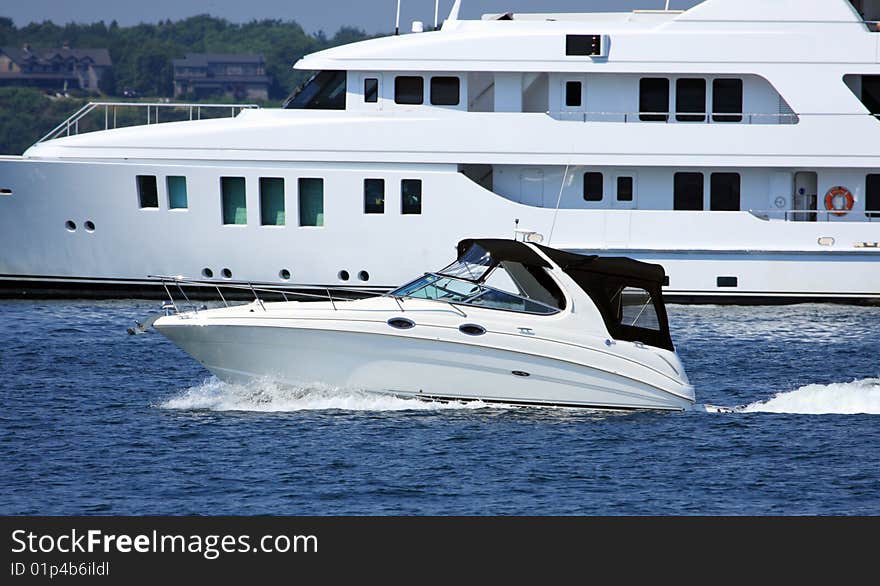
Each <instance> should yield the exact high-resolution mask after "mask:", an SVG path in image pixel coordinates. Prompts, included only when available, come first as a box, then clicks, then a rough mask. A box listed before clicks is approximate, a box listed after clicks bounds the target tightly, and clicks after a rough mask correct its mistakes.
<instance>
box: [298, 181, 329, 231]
mask: <svg viewBox="0 0 880 586" xmlns="http://www.w3.org/2000/svg"><path fill="white" fill-rule="evenodd" d="M298 187H299V225H300V226H323V225H324V180H323V179H320V178H311V177H309V178H307V177H300V179H299V182H298Z"/></svg>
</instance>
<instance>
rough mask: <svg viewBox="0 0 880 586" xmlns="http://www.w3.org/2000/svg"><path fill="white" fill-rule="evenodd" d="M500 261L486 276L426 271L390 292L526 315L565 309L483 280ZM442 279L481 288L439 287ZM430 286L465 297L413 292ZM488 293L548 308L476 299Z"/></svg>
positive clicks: (546, 313) (552, 313)
mask: <svg viewBox="0 0 880 586" xmlns="http://www.w3.org/2000/svg"><path fill="white" fill-rule="evenodd" d="M454 264H456V263H453V264H452V265H449V266H453V265H454ZM500 264H501V263H500V262H499V261H494V262H493V263H492V265H491V269H489V270H487V271H485V273H484V274H483V279H480V280H471V279H467V278H464V277H460V276H458V275H449V274H445V273H443V272H429V273H425V274H424V275H422V276H421V277H419V278H417V279H413V280H412V281H410V282H408V283H406V284H405V285H402V286H400V287H398V288H397V289H395V290H393V291H390V292H389V293H388V295H389V296H391V297H396V298H398V299H425V300H428V301H439V302H441V303H449V304H450V305H462V306H465V307H475V308H479V309H491V310H494V311H509V312H512V313H521V314H526V315H537V316H550V315H555V314H558V313H559V312H561V311H562V308H559V307H554V306H552V305H549V304H547V303H543V302H541V301H537V300H535V299H530V298H528V297H525V296H523V295H517V294H516V293H511V292H509V291H503V290H501V289H498V288H496V287H491V286H489V285H486V284H485V283H484V282H482V281H483V280H485V277H488V275H489V274H491V273H492V271H494V269H495V268H497V267H498V265H500ZM447 268H448V267H447ZM431 277H433V278H434V280H433V281H430V280H429V279H430V278H431ZM442 279H449V280H451V281H457V282H460V283H466V284H467V285H468V286H471V287H476V288H477V289H478V290H477V291H470V292H469V294H467V295H465V294H463V293H458V292H456V291H452V290H449V289H447V288H446V287H442V286H440V287H438V286H437V285H435V283H437V282H438V281H440V280H442ZM419 283H422V284H421V286H419V287H417V288H414V289H412V290H409V289H410V288H412V287H414V286H415V285H417V284H419ZM428 287H435V288H438V289H443V290H444V291H448V292H450V293H452V294H453V295H459V296H460V297H461V299H445V298H439V297H427V296H426V297H415V296H413V293H415V292H416V291H421V290H423V289H426V288H428ZM487 295H496V296H498V298H499V299H504V298H509V299H515V300H517V301H520V302H521V303H522V305H523V308H525V307H528V306H530V305H531V306H533V307H536V308H541V309H543V310H545V311H529V310H527V309H514V308H512V307H503V306H502V305H501V304H500V303H499V304H497V305H493V304H491V303H488V304H479V303H475V301H477V300H479V299H481V298H485V297H486V296H487Z"/></svg>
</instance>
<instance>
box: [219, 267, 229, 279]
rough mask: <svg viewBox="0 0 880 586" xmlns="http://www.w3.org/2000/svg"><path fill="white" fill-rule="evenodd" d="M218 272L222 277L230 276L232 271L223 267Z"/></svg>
mask: <svg viewBox="0 0 880 586" xmlns="http://www.w3.org/2000/svg"><path fill="white" fill-rule="evenodd" d="M220 274H221V275H223V278H224V279H231V278H232V271H230V270H229V269H223V270H222V271H220Z"/></svg>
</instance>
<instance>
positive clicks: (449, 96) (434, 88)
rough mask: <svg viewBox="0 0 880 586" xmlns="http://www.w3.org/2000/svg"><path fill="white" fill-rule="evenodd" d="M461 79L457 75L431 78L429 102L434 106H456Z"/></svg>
mask: <svg viewBox="0 0 880 586" xmlns="http://www.w3.org/2000/svg"><path fill="white" fill-rule="evenodd" d="M460 93H461V81H460V80H459V79H458V78H457V77H432V78H431V104H432V105H434V106H458V102H459V94H460Z"/></svg>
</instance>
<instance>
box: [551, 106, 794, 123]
mask: <svg viewBox="0 0 880 586" xmlns="http://www.w3.org/2000/svg"><path fill="white" fill-rule="evenodd" d="M546 114H547V115H548V116H551V117H553V118H556V119H559V120H574V121H578V122H625V123H628V122H665V123H669V122H672V121H675V122H680V123H689V124H693V123H697V124H777V123H778V124H797V123H798V121H799V119H800V115H798V114H796V113H794V112H787V113H782V114H766V113H760V112H602V111H595V112H584V111H581V110H577V109H571V110H557V111H548V112H546ZM642 116H655V117H657V118H662V119H660V120H642V119H641V117H642ZM678 116H681V117H685V116H689V117H696V118H702V120H675V118H676V117H678ZM736 118H739V120H736ZM763 120H767V121H766V122H764V121H763ZM776 121H778V122H776Z"/></svg>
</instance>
